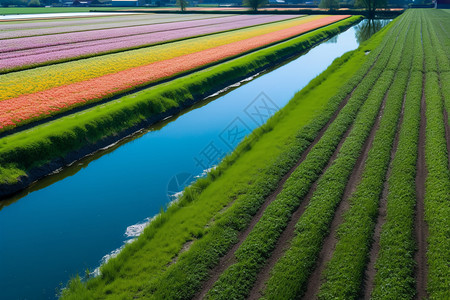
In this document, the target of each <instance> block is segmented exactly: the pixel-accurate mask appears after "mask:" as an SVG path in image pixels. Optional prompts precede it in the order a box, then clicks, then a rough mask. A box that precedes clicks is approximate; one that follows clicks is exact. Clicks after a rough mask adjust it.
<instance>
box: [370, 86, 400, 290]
mask: <svg viewBox="0 0 450 300" xmlns="http://www.w3.org/2000/svg"><path fill="white" fill-rule="evenodd" d="M405 101H406V93H405V95H404V97H403V105H402V110H401V112H400V118H399V120H398V123H397V130H396V133H395V138H394V144H393V146H392V150H391V162H390V164H389V168H388V171H387V173H386V180H385V182H384V187H383V193H382V195H381V198H380V203H379V207H378V216H377V221H376V224H375V229H374V233H373V238H372V245H371V247H370V252H369V261H368V263H367V267H366V270H365V273H364V282H363V287H362V289H361V290H362V291H363V292H362V295H361V296H362V297H363V299H370V295H371V293H372V290H373V288H374V284H375V282H374V281H375V275H376V270H375V262H376V260H377V257H378V253H379V251H380V236H381V229H382V227H383V225H384V223H385V222H386V210H387V197H388V193H389V184H388V179H389V177H391V173H392V161H393V160H394V157H395V154H396V153H397V148H398V141H399V137H400V128H401V126H402V124H403V115H404V111H405Z"/></svg>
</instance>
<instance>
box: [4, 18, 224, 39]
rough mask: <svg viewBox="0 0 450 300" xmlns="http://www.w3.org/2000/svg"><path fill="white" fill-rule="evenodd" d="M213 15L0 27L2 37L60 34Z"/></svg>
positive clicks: (187, 19) (186, 19)
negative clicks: (22, 27) (29, 27)
mask: <svg viewBox="0 0 450 300" xmlns="http://www.w3.org/2000/svg"><path fill="white" fill-rule="evenodd" d="M222 17H223V15H222ZM214 18H215V17H211V15H186V16H179V15H178V16H176V15H170V16H167V15H158V16H155V15H148V17H147V18H141V17H139V18H136V19H132V20H129V21H120V19H119V20H118V21H104V22H102V23H98V24H85V25H72V24H71V25H68V26H55V25H54V24H48V25H47V27H43V28H36V29H27V30H3V29H2V28H1V27H0V39H9V38H20V37H27V36H39V35H48V34H59V33H65V32H78V31H86V30H98V29H107V28H119V27H128V26H140V25H149V24H158V23H167V22H178V21H189V20H201V19H214Z"/></svg>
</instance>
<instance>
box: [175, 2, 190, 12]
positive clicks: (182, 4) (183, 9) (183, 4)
mask: <svg viewBox="0 0 450 300" xmlns="http://www.w3.org/2000/svg"><path fill="white" fill-rule="evenodd" d="M188 4H189V2H187V0H177V5H178V6H179V7H180V9H181V11H185V10H186V6H187V5H188Z"/></svg>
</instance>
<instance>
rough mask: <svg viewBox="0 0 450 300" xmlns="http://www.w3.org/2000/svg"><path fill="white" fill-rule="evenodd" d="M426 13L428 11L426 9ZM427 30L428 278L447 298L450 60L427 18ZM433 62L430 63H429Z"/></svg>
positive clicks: (430, 288) (436, 294)
mask: <svg viewBox="0 0 450 300" xmlns="http://www.w3.org/2000/svg"><path fill="white" fill-rule="evenodd" d="M423 13H424V15H425V17H427V12H423ZM426 27H427V30H428V32H427V33H425V34H424V48H425V63H426V68H425V70H426V77H425V97H426V122H427V124H426V139H425V162H426V167H427V178H426V183H425V220H426V222H427V225H428V230H429V234H428V239H427V242H428V249H427V262H428V281H427V292H428V294H429V296H430V299H444V298H445V297H447V296H448V287H449V286H450V264H449V262H450V239H449V237H450V226H448V216H449V215H450V171H449V161H448V158H449V157H448V151H449V149H447V145H446V135H445V122H446V121H448V120H444V113H443V112H444V101H443V100H444V99H443V96H442V92H441V85H445V84H444V82H441V84H440V83H439V79H440V73H439V71H440V70H441V69H442V70H443V71H444V70H448V60H447V61H445V59H443V58H444V57H445V54H444V53H443V52H442V51H439V48H440V45H439V43H438V42H437V39H436V38H433V35H434V33H433V31H434V30H433V28H432V26H430V25H429V22H427V26H426ZM429 62H430V65H431V66H430V67H429V66H428V64H429Z"/></svg>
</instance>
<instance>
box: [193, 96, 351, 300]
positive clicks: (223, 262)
mask: <svg viewBox="0 0 450 300" xmlns="http://www.w3.org/2000/svg"><path fill="white" fill-rule="evenodd" d="M348 99H349V97H347V98H345V99H344V101H342V103H341V104H340V105H339V108H338V109H337V111H336V112H335V113H334V115H333V116H332V117H331V119H330V120H329V121H328V122H327V124H326V125H325V126H324V127H323V128H322V129H321V130H320V132H319V134H318V135H317V137H316V138H315V139H314V141H313V142H312V143H311V145H309V147H308V148H307V149H306V150H305V151H304V153H303V154H302V156H301V157H300V159H299V160H298V161H297V163H296V164H295V166H293V167H292V168H291V169H290V170H289V171H288V172H287V173H286V174H285V175H284V176H283V178H282V179H281V181H280V182H279V183H278V186H277V188H276V190H275V191H274V192H272V194H271V195H270V196H268V197H267V198H266V200H265V202H264V204H263V205H262V206H261V207H260V208H259V210H258V212H257V213H256V214H255V216H254V217H253V219H252V220H251V222H250V225H249V226H248V227H247V229H245V230H244V231H243V232H241V233H240V234H239V236H238V242H237V243H236V244H235V245H234V246H233V247H232V248H231V249H230V250H229V251H228V252H227V254H226V255H225V256H223V257H222V258H221V259H220V261H219V264H218V265H217V266H216V267H215V268H214V269H212V270H211V272H210V276H209V279H208V280H207V281H206V282H205V283H204V284H203V285H202V288H201V290H200V292H199V293H198V294H197V295H196V296H195V297H194V299H202V298H204V297H205V295H206V293H207V292H208V291H209V290H210V289H211V288H212V286H213V285H214V283H215V282H216V281H217V279H218V278H219V276H220V275H221V274H222V273H223V272H224V271H225V270H226V269H227V268H228V267H229V266H231V265H232V264H233V263H235V256H234V253H235V252H236V250H237V249H238V248H239V247H240V245H241V244H242V243H243V242H244V240H245V239H246V238H247V236H248V235H249V234H250V232H251V231H252V230H253V228H254V227H255V225H256V223H258V221H259V220H260V219H261V217H262V215H263V214H264V211H265V210H266V208H267V207H268V206H269V204H270V203H272V202H273V201H274V200H275V199H276V197H277V196H278V194H279V193H280V192H281V191H282V190H283V186H284V183H285V182H286V181H287V179H288V178H289V177H290V176H291V174H292V173H293V172H294V171H295V169H297V167H298V166H299V165H300V164H301V163H302V162H303V161H304V160H305V158H306V156H307V155H308V153H309V152H310V151H311V149H312V148H313V147H314V146H315V145H316V144H317V143H318V142H319V140H320V139H321V138H322V136H323V134H324V133H325V131H326V130H327V129H328V127H329V126H330V124H331V123H332V122H333V121H334V120H335V119H336V117H337V115H338V114H339V112H340V111H341V109H342V108H343V107H344V106H345V105H346V104H347V101H348Z"/></svg>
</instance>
